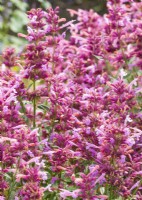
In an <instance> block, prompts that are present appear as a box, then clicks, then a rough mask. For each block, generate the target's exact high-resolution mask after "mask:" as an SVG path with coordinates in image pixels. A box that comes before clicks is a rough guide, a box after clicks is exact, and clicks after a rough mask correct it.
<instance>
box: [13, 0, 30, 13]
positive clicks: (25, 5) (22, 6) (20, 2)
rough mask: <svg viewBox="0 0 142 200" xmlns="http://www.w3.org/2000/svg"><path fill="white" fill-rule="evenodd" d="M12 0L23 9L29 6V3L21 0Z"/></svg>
mask: <svg viewBox="0 0 142 200" xmlns="http://www.w3.org/2000/svg"><path fill="white" fill-rule="evenodd" d="M11 2H12V3H13V4H14V5H15V6H16V7H17V8H19V9H20V10H22V11H26V10H27V8H28V4H27V3H25V2H22V1H20V0H11Z"/></svg>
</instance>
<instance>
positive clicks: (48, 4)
mask: <svg viewBox="0 0 142 200" xmlns="http://www.w3.org/2000/svg"><path fill="white" fill-rule="evenodd" d="M38 2H40V3H41V5H42V7H43V8H45V9H47V8H50V7H51V4H50V3H49V1H44V0H38Z"/></svg>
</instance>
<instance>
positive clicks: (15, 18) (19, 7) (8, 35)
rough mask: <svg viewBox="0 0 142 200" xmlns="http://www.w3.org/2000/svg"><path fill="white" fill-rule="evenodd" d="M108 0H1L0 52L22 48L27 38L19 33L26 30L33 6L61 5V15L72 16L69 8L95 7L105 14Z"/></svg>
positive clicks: (87, 8) (97, 10)
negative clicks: (6, 48)
mask: <svg viewBox="0 0 142 200" xmlns="http://www.w3.org/2000/svg"><path fill="white" fill-rule="evenodd" d="M105 4H106V0H48V1H47V0H0V52H1V51H2V49H4V48H5V47H8V46H12V47H15V48H16V49H18V50H20V48H21V47H23V46H24V44H25V40H23V39H21V38H18V37H17V33H20V32H21V33H25V32H26V24H27V23H28V19H27V15H26V12H27V11H28V10H30V9H31V8H38V7H41V8H43V9H46V8H48V7H50V6H51V5H52V6H53V7H56V6H59V7H60V11H61V12H60V14H61V17H65V18H67V20H68V19H69V18H70V17H69V14H68V12H67V11H66V9H67V8H72V9H78V8H81V9H86V10H89V9H90V8H93V9H94V10H95V11H96V12H99V13H100V14H103V13H104V12H105V10H106V7H105Z"/></svg>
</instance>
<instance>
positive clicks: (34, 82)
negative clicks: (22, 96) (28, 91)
mask: <svg viewBox="0 0 142 200" xmlns="http://www.w3.org/2000/svg"><path fill="white" fill-rule="evenodd" d="M35 90H36V81H35V79H34V80H33V92H34V95H35ZM35 127H36V97H35V96H34V98H33V128H35Z"/></svg>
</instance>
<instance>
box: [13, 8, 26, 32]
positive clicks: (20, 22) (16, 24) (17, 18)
mask: <svg viewBox="0 0 142 200" xmlns="http://www.w3.org/2000/svg"><path fill="white" fill-rule="evenodd" d="M27 22H28V19H27V16H26V14H25V13H24V12H21V11H19V10H15V11H14V12H13V15H12V18H11V20H10V29H11V30H12V31H13V32H15V33H18V32H20V31H22V29H23V26H24V25H26V24H27Z"/></svg>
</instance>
